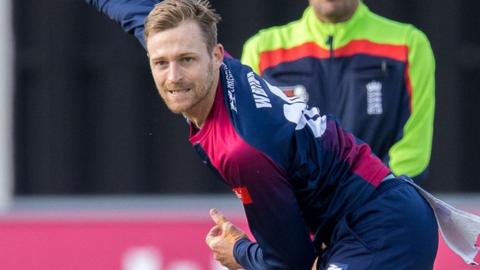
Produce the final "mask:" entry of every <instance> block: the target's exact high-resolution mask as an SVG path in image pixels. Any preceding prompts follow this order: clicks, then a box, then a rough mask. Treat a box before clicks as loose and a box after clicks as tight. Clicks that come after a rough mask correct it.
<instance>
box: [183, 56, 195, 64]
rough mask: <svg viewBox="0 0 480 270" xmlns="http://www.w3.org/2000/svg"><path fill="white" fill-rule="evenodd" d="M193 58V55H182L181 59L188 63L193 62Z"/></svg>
mask: <svg viewBox="0 0 480 270" xmlns="http://www.w3.org/2000/svg"><path fill="white" fill-rule="evenodd" d="M193 60H194V59H193V57H191V56H185V57H182V58H181V59H180V61H182V63H186V64H188V63H191V62H193Z"/></svg>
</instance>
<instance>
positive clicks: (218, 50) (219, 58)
mask: <svg viewBox="0 0 480 270" xmlns="http://www.w3.org/2000/svg"><path fill="white" fill-rule="evenodd" d="M224 54H225V50H224V48H223V45H222V44H220V43H218V44H217V45H215V47H213V52H212V56H213V62H214V63H215V65H216V66H218V67H220V65H221V64H222V62H223V56H224Z"/></svg>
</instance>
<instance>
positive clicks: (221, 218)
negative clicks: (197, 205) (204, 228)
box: [210, 208, 228, 225]
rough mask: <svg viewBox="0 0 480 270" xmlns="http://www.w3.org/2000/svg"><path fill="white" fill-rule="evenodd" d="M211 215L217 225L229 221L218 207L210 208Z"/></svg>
mask: <svg viewBox="0 0 480 270" xmlns="http://www.w3.org/2000/svg"><path fill="white" fill-rule="evenodd" d="M210 217H211V218H212V220H213V222H215V224H217V225H222V224H223V223H226V222H228V219H226V218H225V217H224V216H223V214H222V213H220V211H218V210H217V209H216V208H213V209H210Z"/></svg>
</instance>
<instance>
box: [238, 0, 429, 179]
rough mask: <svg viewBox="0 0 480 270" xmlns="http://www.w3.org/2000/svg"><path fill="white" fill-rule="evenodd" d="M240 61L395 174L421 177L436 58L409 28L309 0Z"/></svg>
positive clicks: (346, 5) (361, 9)
mask: <svg viewBox="0 0 480 270" xmlns="http://www.w3.org/2000/svg"><path fill="white" fill-rule="evenodd" d="M242 62H243V63H244V64H247V65H249V66H251V67H252V68H253V69H254V70H255V71H256V72H257V73H258V74H260V75H261V76H262V77H264V78H266V79H267V80H268V81H269V82H270V83H272V84H274V85H277V86H279V87H281V88H282V89H283V90H284V91H285V92H286V93H287V94H290V95H293V94H295V93H296V94H297V95H300V96H303V97H307V96H308V102H309V104H311V105H313V106H318V107H319V108H321V109H322V113H329V114H333V115H335V116H336V117H337V118H338V119H339V121H340V122H341V123H342V126H343V127H344V128H345V129H346V130H348V131H351V132H352V133H353V134H355V135H356V136H357V137H359V138H360V139H362V140H364V141H365V142H367V143H368V144H369V145H370V147H371V148H372V150H373V152H374V153H375V154H377V156H379V157H380V158H381V159H382V161H383V162H384V163H385V164H387V165H388V166H389V167H390V168H391V169H392V171H393V172H394V173H395V174H396V175H401V174H406V175H408V176H410V177H413V179H414V180H415V181H416V182H420V181H421V180H423V179H424V178H425V176H426V171H427V168H428V164H429V161H430V154H431V148H432V137H433V120H434V107H435V93H434V89H435V60H434V56H433V53H432V49H431V47H430V44H429V41H428V39H427V37H426V36H425V35H424V34H423V33H422V32H421V31H420V30H418V29H416V28H415V27H414V26H412V25H409V24H403V23H399V22H395V21H392V20H389V19H386V18H383V17H381V16H379V15H377V14H374V13H373V12H371V11H370V10H369V9H368V8H367V6H366V5H365V4H364V3H362V2H361V1H359V0H335V1H331V0H309V7H308V8H307V9H306V10H305V12H304V14H303V16H302V18H300V19H299V20H297V21H294V22H291V23H289V24H286V25H283V26H276V27H271V28H268V29H264V30H260V31H259V32H258V33H257V34H256V35H255V36H253V37H252V38H250V39H249V40H248V41H247V42H246V43H245V45H244V49H243V55H242Z"/></svg>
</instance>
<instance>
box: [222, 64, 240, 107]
mask: <svg viewBox="0 0 480 270" xmlns="http://www.w3.org/2000/svg"><path fill="white" fill-rule="evenodd" d="M222 68H223V70H224V71H225V79H226V85H227V93H228V101H229V102H228V103H229V105H230V109H231V110H232V111H234V112H236V113H238V112H237V100H236V99H235V80H234V79H233V75H232V72H231V71H230V69H229V68H228V67H227V65H225V64H222Z"/></svg>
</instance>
